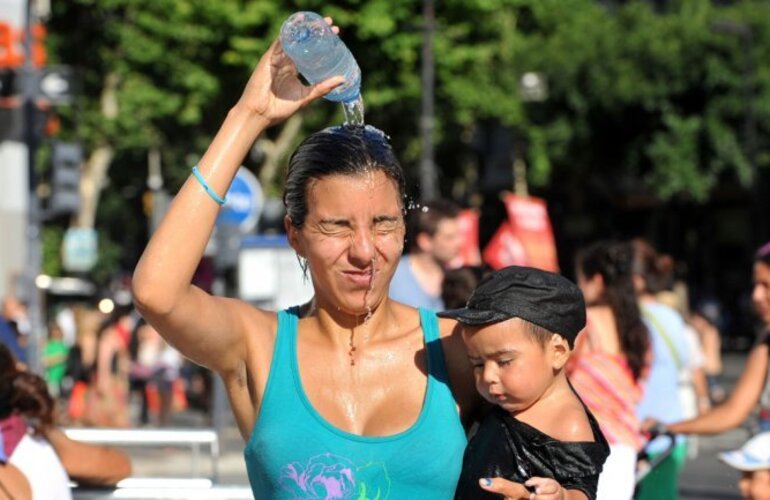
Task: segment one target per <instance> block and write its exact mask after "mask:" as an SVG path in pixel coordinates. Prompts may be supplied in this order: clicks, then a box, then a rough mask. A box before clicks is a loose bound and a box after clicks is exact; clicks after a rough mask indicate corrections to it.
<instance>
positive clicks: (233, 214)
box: [217, 167, 264, 233]
mask: <svg viewBox="0 0 770 500" xmlns="http://www.w3.org/2000/svg"><path fill="white" fill-rule="evenodd" d="M225 198H226V200H227V201H225V204H224V205H222V209H221V210H220V211H219V216H218V217H217V225H219V226H230V227H236V228H238V229H239V230H240V231H241V232H242V233H248V232H250V231H251V230H253V229H254V227H256V225H257V221H258V220H259V215H260V214H261V213H262V207H263V206H264V195H263V193H262V186H261V185H260V183H259V180H258V179H257V178H256V176H255V175H254V174H252V173H251V172H250V171H249V170H247V169H246V168H244V167H241V168H239V169H238V173H237V174H235V178H234V179H233V182H232V184H230V189H228V190H227V194H226V195H225Z"/></svg>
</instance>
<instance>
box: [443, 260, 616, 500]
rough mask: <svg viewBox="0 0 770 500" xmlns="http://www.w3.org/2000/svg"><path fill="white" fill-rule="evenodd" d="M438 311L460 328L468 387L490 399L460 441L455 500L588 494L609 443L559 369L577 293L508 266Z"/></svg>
mask: <svg viewBox="0 0 770 500" xmlns="http://www.w3.org/2000/svg"><path fill="white" fill-rule="evenodd" d="M439 316H442V317H448V318H455V319H457V320H458V321H459V322H460V323H461V324H462V328H463V340H464V341H465V344H466V346H467V348H468V358H469V359H470V361H471V363H472V364H473V366H474V374H475V377H476V388H477V389H478V391H479V392H480V393H481V395H482V396H483V397H484V398H485V399H486V400H487V401H489V402H490V403H493V404H494V405H496V406H495V408H494V409H493V410H492V411H491V412H490V413H489V415H487V416H486V417H485V419H484V420H483V421H482V422H481V424H480V425H479V427H478V430H477V432H476V433H475V434H474V435H473V437H472V438H471V440H470V442H469V443H468V447H467V448H466V450H465V455H464V457H463V468H462V473H461V475H460V480H459V482H458V485H457V490H456V493H455V498H456V499H473V500H477V499H485V498H488V499H499V498H500V496H499V494H500V493H505V494H506V496H512V497H513V498H519V497H522V498H538V499H554V500H556V499H585V498H589V499H593V498H595V496H596V486H597V482H598V478H599V473H600V472H601V470H602V465H603V464H604V460H605V459H606V458H607V455H608V454H609V446H608V445H607V441H606V440H605V439H604V436H603V435H602V433H601V431H600V430H599V425H598V423H597V422H596V420H595V419H594V417H593V415H591V413H590V412H589V411H588V409H587V408H586V407H585V405H584V404H583V402H582V401H581V400H580V398H579V397H578V396H577V394H576V393H575V391H574V390H573V389H572V387H571V386H570V384H569V382H568V380H567V377H566V375H565V373H564V365H565V364H566V363H567V360H568V359H569V356H570V351H571V349H572V346H573V343H574V340H575V337H576V336H577V334H578V333H579V332H580V331H581V330H582V329H583V327H584V326H585V321H586V320H585V303H584V301H583V295H582V294H581V292H580V289H579V288H578V287H577V286H576V285H575V284H573V283H572V282H570V281H569V280H567V279H566V278H563V277H561V276H559V275H557V274H553V273H549V272H546V271H542V270H539V269H533V268H527V267H518V266H511V267H507V268H505V269H502V270H500V271H497V272H495V273H492V274H491V275H489V276H487V277H486V278H485V279H483V280H482V281H481V282H480V283H479V286H478V287H477V288H476V290H475V291H474V292H473V295H472V296H471V298H470V299H468V303H467V305H466V306H465V307H464V308H461V309H454V310H450V311H445V312H443V313H440V314H439ZM497 478H502V479H505V480H508V481H511V482H513V483H519V484H518V485H516V484H509V483H506V482H505V481H501V479H497ZM530 493H531V494H530ZM516 495H518V496H516Z"/></svg>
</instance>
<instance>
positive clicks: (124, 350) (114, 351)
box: [89, 313, 130, 427]
mask: <svg viewBox="0 0 770 500" xmlns="http://www.w3.org/2000/svg"><path fill="white" fill-rule="evenodd" d="M125 316H126V315H125V314H124V313H115V314H113V315H112V316H110V317H109V318H108V319H107V320H105V321H104V322H103V323H102V325H101V327H100V329H99V331H98V332H97V347H96V365H95V367H94V373H93V374H94V377H95V378H94V380H93V387H94V388H95V389H96V390H95V391H94V392H93V393H92V396H93V399H92V400H91V405H90V408H89V418H90V420H91V422H92V423H93V424H94V425H97V426H100V427H128V425H129V421H128V373H129V368H130V359H129V355H128V341H129V338H128V337H129V336H130V330H128V332H129V333H128V334H126V333H125V330H126V328H125V325H124V324H123V321H124V318H125Z"/></svg>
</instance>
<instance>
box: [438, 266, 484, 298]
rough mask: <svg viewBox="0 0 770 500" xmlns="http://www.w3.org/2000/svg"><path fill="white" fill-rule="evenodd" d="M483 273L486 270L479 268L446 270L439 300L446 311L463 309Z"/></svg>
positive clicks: (466, 267) (465, 267)
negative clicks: (442, 302)
mask: <svg viewBox="0 0 770 500" xmlns="http://www.w3.org/2000/svg"><path fill="white" fill-rule="evenodd" d="M485 273H486V270H485V269H484V268H483V267H481V266H463V267H458V268H456V269H448V270H447V271H446V274H445V275H444V282H443V283H442V284H441V300H442V301H444V307H445V308H446V309H459V308H461V307H465V304H466V303H467V302H468V299H469V298H470V296H471V295H472V294H473V290H475V289H476V285H478V284H479V282H480V281H481V279H482V278H483V277H484V275H485Z"/></svg>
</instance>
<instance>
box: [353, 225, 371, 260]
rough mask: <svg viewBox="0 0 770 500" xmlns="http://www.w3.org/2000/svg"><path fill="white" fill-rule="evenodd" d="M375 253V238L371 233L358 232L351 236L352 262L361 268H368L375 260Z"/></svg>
mask: <svg viewBox="0 0 770 500" xmlns="http://www.w3.org/2000/svg"><path fill="white" fill-rule="evenodd" d="M374 253H375V250H374V236H373V235H372V233H371V231H365V230H358V231H356V232H355V233H354V234H353V235H352V236H351V241H350V260H351V262H353V263H354V264H356V265H358V266H360V267H366V266H368V265H369V264H370V263H371V262H372V260H373V259H374Z"/></svg>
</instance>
